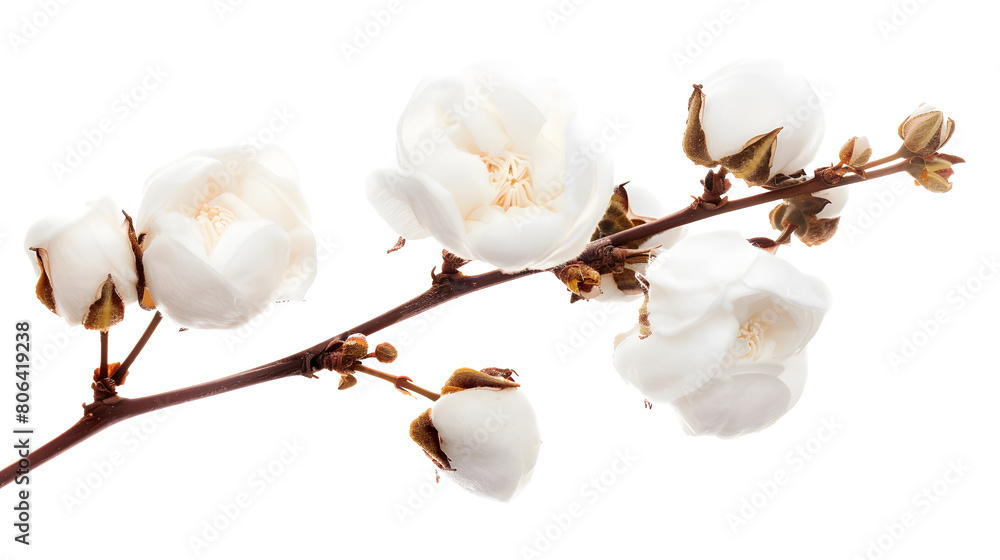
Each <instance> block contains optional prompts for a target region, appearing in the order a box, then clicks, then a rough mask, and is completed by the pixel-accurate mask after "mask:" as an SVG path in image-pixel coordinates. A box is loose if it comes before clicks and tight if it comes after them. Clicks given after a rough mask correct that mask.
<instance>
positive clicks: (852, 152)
mask: <svg viewBox="0 0 1000 560" xmlns="http://www.w3.org/2000/svg"><path fill="white" fill-rule="evenodd" d="M871 157H872V146H871V143H870V142H868V138H867V137H866V136H855V137H854V138H851V139H850V140H848V141H847V143H846V144H844V146H843V147H842V148H840V163H842V164H844V165H849V166H851V167H861V166H862V165H864V164H866V163H868V160H869V159H871Z"/></svg>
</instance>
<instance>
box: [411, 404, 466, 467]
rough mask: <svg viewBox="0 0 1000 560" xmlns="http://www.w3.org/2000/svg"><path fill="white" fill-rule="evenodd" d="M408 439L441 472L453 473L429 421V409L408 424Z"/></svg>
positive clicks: (436, 432)
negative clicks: (418, 447) (420, 449)
mask: <svg viewBox="0 0 1000 560" xmlns="http://www.w3.org/2000/svg"><path fill="white" fill-rule="evenodd" d="M410 439H412V440H413V441H415V442H416V443H417V445H419V446H420V447H421V448H422V449H423V450H424V453H425V454H426V455H427V456H428V457H430V459H431V461H434V464H435V465H437V467H438V468H439V469H441V470H446V471H453V470H455V469H453V468H452V467H451V461H450V460H449V459H448V456H447V455H445V453H444V451H443V450H442V449H441V437H440V436H439V435H438V431H437V428H435V427H434V423H433V422H432V421H431V409H429V408H428V409H427V410H425V411H424V412H423V414H421V415H420V416H417V418H416V419H415V420H414V421H413V422H410Z"/></svg>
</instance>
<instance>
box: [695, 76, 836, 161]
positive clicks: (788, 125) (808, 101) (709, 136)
mask: <svg viewBox="0 0 1000 560" xmlns="http://www.w3.org/2000/svg"><path fill="white" fill-rule="evenodd" d="M702 85H703V86H704V87H703V88H702V92H703V93H704V94H705V105H704V115H703V117H702V128H703V129H704V131H705V140H706V142H707V145H708V152H709V154H710V155H711V156H712V158H713V159H716V160H718V159H720V158H723V157H726V156H729V155H732V154H735V153H738V152H740V151H741V150H742V149H743V147H744V146H745V145H746V143H747V142H748V141H749V140H751V139H753V138H754V137H756V136H759V135H761V134H767V133H768V132H771V131H772V130H774V129H775V128H778V127H779V126H780V127H784V128H783V129H782V130H781V132H779V133H778V139H777V143H776V146H775V153H774V160H773V161H772V163H771V177H774V176H775V175H777V174H778V173H783V174H785V175H790V174H792V173H794V172H796V171H798V170H799V169H804V168H805V167H806V166H807V165H809V163H810V162H811V161H812V159H813V158H814V157H815V155H816V151H817V150H818V149H819V145H820V143H821V142H822V140H823V130H824V128H825V124H824V119H823V109H822V104H823V99H822V98H821V97H820V95H819V94H818V93H816V91H815V90H814V89H813V88H812V86H810V84H809V82H808V81H806V79H805V78H804V77H802V76H801V75H799V74H796V73H794V72H790V71H788V70H787V69H785V67H784V64H782V63H781V62H780V61H778V60H761V59H751V60H742V61H738V62H734V63H732V64H730V65H728V66H725V67H724V68H722V69H720V70H718V71H717V72H715V73H713V74H711V75H709V76H707V77H706V78H705V79H704V81H703V82H702Z"/></svg>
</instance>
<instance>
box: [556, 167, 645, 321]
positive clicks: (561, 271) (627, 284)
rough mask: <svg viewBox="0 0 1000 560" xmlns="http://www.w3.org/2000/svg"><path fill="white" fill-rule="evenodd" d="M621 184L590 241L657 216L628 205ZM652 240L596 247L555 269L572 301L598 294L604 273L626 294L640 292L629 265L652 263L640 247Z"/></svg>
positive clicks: (623, 187) (591, 297)
mask: <svg viewBox="0 0 1000 560" xmlns="http://www.w3.org/2000/svg"><path fill="white" fill-rule="evenodd" d="M627 184H628V183H627V182H626V183H622V184H620V185H618V186H617V187H616V188H615V191H614V193H613V194H612V195H611V200H610V201H609V202H608V207H607V210H605V211H604V216H603V217H602V218H601V221H599V222H598V223H597V227H596V228H595V229H594V233H593V234H592V235H591V236H590V240H591V241H597V240H598V239H602V238H605V237H608V236H609V235H613V234H616V233H619V232H622V231H625V230H628V229H631V228H633V227H636V226H639V225H642V224H645V223H647V222H651V221H653V220H654V219H655V218H648V217H645V216H640V215H638V214H636V213H634V212H632V209H631V208H630V206H629V200H628V192H627V191H626V190H625V185H627ZM648 240H649V237H644V238H641V239H637V240H635V241H632V242H629V243H627V244H625V245H622V246H621V247H612V246H610V245H605V246H598V247H596V248H594V247H593V246H592V247H591V248H589V249H587V250H586V251H584V253H583V254H581V255H580V257H579V259H578V260H577V261H575V262H572V263H569V264H568V265H566V266H563V267H560V268H557V269H556V270H554V271H553V272H554V273H555V275H556V277H557V278H559V280H560V281H561V282H562V283H563V284H565V285H566V287H567V288H568V289H569V291H570V292H572V293H573V295H572V296H570V303H575V302H577V301H580V300H581V299H593V298H595V297H597V296H599V295H600V294H601V293H602V291H601V275H602V274H610V275H611V277H612V280H613V281H614V283H615V286H617V287H618V289H619V290H621V291H622V292H624V293H626V294H638V293H641V292H642V288H641V287H640V286H639V284H638V282H637V281H636V277H635V270H634V269H632V268H629V267H628V266H627V265H631V264H645V263H647V262H649V253H650V251H652V249H649V250H640V249H639V246H640V245H642V244H643V243H645V242H646V241H648Z"/></svg>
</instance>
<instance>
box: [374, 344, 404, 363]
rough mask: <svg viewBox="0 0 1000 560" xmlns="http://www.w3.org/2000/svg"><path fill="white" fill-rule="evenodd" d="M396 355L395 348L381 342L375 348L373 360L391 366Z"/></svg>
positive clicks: (397, 353)
mask: <svg viewBox="0 0 1000 560" xmlns="http://www.w3.org/2000/svg"><path fill="white" fill-rule="evenodd" d="M398 355H399V352H397V351H396V347H395V346H393V345H392V344H389V343H388V342H383V343H381V344H379V345H378V346H376V347H375V359H376V360H378V361H380V362H382V363H383V364H391V363H392V362H393V361H394V360H395V359H396V356H398Z"/></svg>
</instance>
